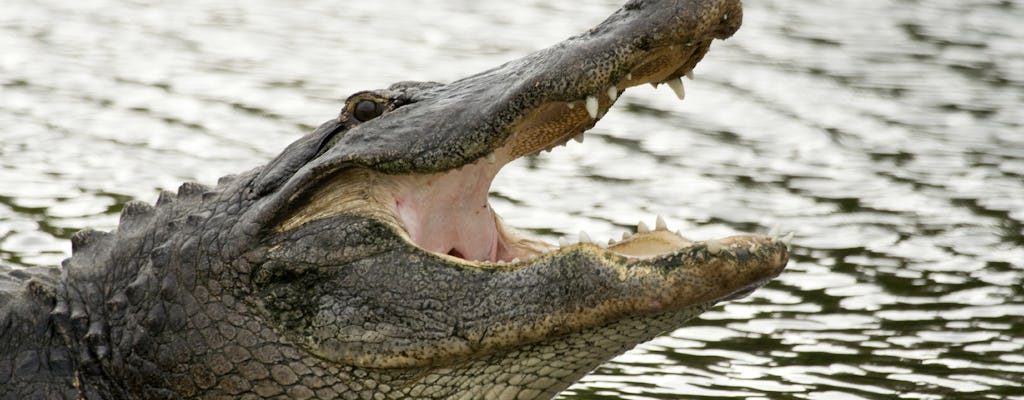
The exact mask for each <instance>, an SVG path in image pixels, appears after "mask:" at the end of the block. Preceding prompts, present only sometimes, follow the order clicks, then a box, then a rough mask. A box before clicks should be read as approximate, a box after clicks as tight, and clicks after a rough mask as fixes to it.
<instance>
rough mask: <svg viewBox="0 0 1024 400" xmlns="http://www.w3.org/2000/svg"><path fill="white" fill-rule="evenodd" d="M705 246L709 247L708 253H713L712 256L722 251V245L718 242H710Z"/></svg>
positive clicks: (705, 243)
mask: <svg viewBox="0 0 1024 400" xmlns="http://www.w3.org/2000/svg"><path fill="white" fill-rule="evenodd" d="M704 246H705V247H707V249H708V253H711V254H712V255H715V254H718V253H719V252H721V251H722V244H721V243H719V242H718V241H717V240H708V241H706V242H704Z"/></svg>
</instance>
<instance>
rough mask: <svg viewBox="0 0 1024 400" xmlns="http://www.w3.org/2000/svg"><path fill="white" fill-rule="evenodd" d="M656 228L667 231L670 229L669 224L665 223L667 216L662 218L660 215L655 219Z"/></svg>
mask: <svg viewBox="0 0 1024 400" xmlns="http://www.w3.org/2000/svg"><path fill="white" fill-rule="evenodd" d="M654 229H657V230H659V231H667V230H668V224H666V223H665V218H662V217H661V216H660V215H659V216H658V219H656V220H655V221H654Z"/></svg>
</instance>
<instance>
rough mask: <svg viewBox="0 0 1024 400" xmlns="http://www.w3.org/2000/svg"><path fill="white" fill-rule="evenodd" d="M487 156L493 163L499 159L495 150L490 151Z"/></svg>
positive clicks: (488, 160)
mask: <svg viewBox="0 0 1024 400" xmlns="http://www.w3.org/2000/svg"><path fill="white" fill-rule="evenodd" d="M485 158H487V162H489V163H491V164H494V162H495V161H498V156H497V155H495V154H494V152H493V151H492V152H490V153H488V154H487V156H485Z"/></svg>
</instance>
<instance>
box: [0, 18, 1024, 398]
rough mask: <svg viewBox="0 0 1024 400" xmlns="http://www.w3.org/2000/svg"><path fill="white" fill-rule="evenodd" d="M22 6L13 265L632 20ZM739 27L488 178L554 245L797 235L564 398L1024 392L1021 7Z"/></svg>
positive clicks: (10, 206)
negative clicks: (668, 79) (380, 90)
mask: <svg viewBox="0 0 1024 400" xmlns="http://www.w3.org/2000/svg"><path fill="white" fill-rule="evenodd" d="M10 3H11V2H8V4H7V6H6V7H5V12H4V15H3V16H0V48H3V49H4V51H3V52H2V53H0V88H2V92H0V258H2V260H3V261H4V262H6V263H11V264H15V265H22V266H30V265H46V264H57V263H59V261H60V260H61V259H62V258H63V257H65V255H66V254H67V252H68V251H69V245H68V244H67V241H66V239H67V238H68V237H69V236H70V235H71V234H72V233H73V232H75V231H76V230H78V229H80V228H83V227H86V226H93V227H98V228H104V229H110V228H113V227H114V226H115V224H116V220H117V213H118V211H119V209H120V207H121V205H122V204H124V203H125V202H126V201H128V200H130V199H143V200H147V201H152V200H154V199H155V197H156V191H157V189H173V188H175V187H177V185H178V184H179V183H180V182H181V181H184V180H199V181H201V182H208V183H212V182H215V180H216V178H217V177H219V176H220V175H224V174H227V173H232V172H238V171H242V170H245V169H248V168H251V167H253V166H255V165H258V164H260V163H262V162H265V161H266V160H267V159H268V158H269V157H271V156H273V155H275V154H276V153H277V152H278V151H280V149H282V148H283V147H284V146H285V145H286V144H287V143H289V142H290V141H291V140H294V139H295V138H297V137H298V136H299V135H300V134H302V133H303V132H305V131H308V130H309V129H311V127H313V126H315V125H317V124H318V123H319V122H321V121H322V120H325V119H327V118H330V117H332V116H333V115H334V114H335V112H336V111H337V108H338V106H339V101H340V99H342V98H344V97H345V96H347V94H348V93H351V92H353V91H356V90H362V89H367V88H376V87H381V86H384V85H386V84H388V83H390V82H392V81H398V80H407V79H420V80H424V79H432V80H442V81H448V80H452V79H455V78H458V77H460V76H463V75H466V74H469V73H473V72H476V71H479V70H482V69H484V68H487V67H490V66H493V65H496V64H498V63H500V62H502V61H505V60H508V59H510V58H513V57H517V56H520V55H522V54H525V53H526V52H528V51H530V50H533V49H537V48H540V47H543V46H545V45H548V44H551V43H553V42H555V41H557V40H561V39H563V38H565V37H567V36H569V35H571V34H574V33H577V32H579V31H582V30H584V29H586V28H588V27H589V26H591V25H593V24H595V23H596V22H598V21H600V20H601V19H602V18H603V17H604V16H605V15H607V14H608V13H609V12H610V11H611V10H613V9H614V8H615V7H617V5H616V4H615V3H616V2H614V1H588V2H584V3H583V4H579V3H580V2H573V3H571V4H570V3H564V4H563V3H559V4H551V3H549V2H539V1H531V2H516V3H512V2H504V3H501V4H492V3H486V5H482V3H479V2H468V1H459V2H446V3H443V4H433V5H430V6H426V5H423V4H420V3H416V2H408V4H396V3H399V2H397V1H392V2H376V3H375V2H356V3H353V4H347V3H346V4H344V6H340V5H339V4H337V3H332V2H325V1H320V2H317V1H311V2H305V3H304V4H303V5H302V7H289V6H288V5H286V4H285V3H277V2H265V1H250V2H245V3H239V4H234V3H230V2H208V1H206V2H199V1H186V2H175V3H173V4H172V3H167V4H162V3H152V4H151V3H149V2H118V1H86V2H56V1H36V2H27V1H19V0H14V3H17V4H10ZM746 7H747V11H746V16H745V24H744V27H743V29H742V30H741V31H740V33H739V34H738V35H737V36H736V37H735V38H734V39H731V40H729V41H727V42H724V43H721V42H720V43H718V44H717V45H716V46H715V48H714V49H713V50H712V52H711V53H710V55H709V56H708V58H707V59H706V60H705V61H704V62H703V63H702V64H701V65H700V66H699V67H698V68H697V70H696V73H697V80H696V81H693V82H687V84H688V86H689V87H688V93H689V95H688V99H687V100H686V102H685V103H683V104H680V103H679V102H678V101H677V100H675V98H674V96H673V95H672V94H671V93H669V92H668V91H663V92H656V91H654V90H651V89H649V88H637V89H632V90H631V91H630V92H629V93H628V94H627V95H626V96H624V97H623V98H622V99H620V101H619V105H618V107H617V108H616V110H615V111H613V112H611V113H610V114H609V115H608V117H607V118H606V119H605V120H603V121H601V123H600V124H598V126H597V128H596V129H595V130H594V131H593V132H592V133H591V134H589V135H588V138H587V143H586V145H585V146H580V145H575V144H573V145H570V146H569V147H568V148H564V149H560V150H559V151H556V152H554V153H551V154H544V155H543V156H541V157H536V158H530V159H526V160H522V161H520V162H518V163H516V164H514V165H512V166H510V167H508V168H506V170H505V171H503V172H502V174H501V175H500V176H499V178H498V180H497V182H495V185H494V190H495V193H496V195H497V196H496V199H495V200H494V202H495V204H496V207H498V208H499V209H500V210H499V211H500V212H501V213H502V215H504V216H505V218H506V220H507V222H509V223H510V224H512V225H514V226H517V227H522V228H525V229H527V230H530V231H533V232H534V233H536V234H540V235H543V236H546V237H547V238H549V239H552V240H557V238H558V236H561V235H568V234H572V233H574V232H577V231H579V230H580V229H585V230H587V231H588V232H591V234H592V236H600V237H613V236H618V232H619V231H621V230H624V229H630V228H631V227H632V226H633V225H634V224H635V223H636V221H637V220H638V219H643V220H647V221H648V223H650V222H651V221H653V215H654V214H659V213H660V214H663V215H665V216H666V217H668V219H669V220H670V221H671V224H672V225H673V226H672V227H673V229H675V228H680V229H682V230H683V232H686V233H688V235H689V236H692V237H694V238H696V239H701V238H707V237H712V236H719V235H727V234H730V233H734V232H736V231H755V232H757V231H760V232H766V231H767V230H768V229H769V228H770V227H771V226H773V225H775V224H776V223H779V224H781V225H782V226H783V228H784V229H792V230H796V232H797V239H796V244H797V249H796V250H795V253H794V256H793V260H792V262H791V264H790V267H789V269H788V270H787V272H786V273H785V274H783V275H782V276H781V277H780V278H779V279H778V280H777V281H775V282H773V283H772V284H770V285H769V286H768V287H766V288H764V289H763V290H761V291H758V292H756V293H755V294H754V295H752V296H751V297H750V298H747V299H745V300H742V301H738V302H735V303H731V304H727V305H725V306H722V307H719V308H716V309H715V310H714V311H712V312H709V313H707V314H705V315H704V317H703V318H702V319H701V320H700V321H695V322H694V323H692V324H690V325H688V326H687V327H684V328H682V329H680V330H677V331H675V332H672V333H671V334H669V335H667V336H664V337H661V338H659V339H657V340H655V341H653V342H650V343H648V344H645V345H643V346H641V348H640V349H638V350H636V351H633V352H630V353H627V354H626V355H623V356H622V357H619V358H617V359H616V360H615V361H614V362H612V363H609V364H607V365H605V366H603V367H601V368H600V369H599V370H598V371H596V372H595V373H594V374H593V375H591V376H589V377H587V378H586V379H584V381H583V382H581V383H580V384H578V385H576V386H574V387H573V388H571V389H570V390H569V391H568V392H567V393H565V394H564V397H565V398H568V399H619V398H629V399H654V398H677V397H680V396H686V397H690V398H730V397H734V398H792V397H797V398H827V399H862V398H867V399H871V398H879V399H884V398H893V397H903V398H925V399H933V398H1018V399H1021V398H1024V388H1022V386H1021V382H1022V381H1024V351H1022V348H1024V289H1022V282H1024V232H1022V229H1024V133H1022V132H1024V128H1022V125H1024V107H1022V101H1024V46H1021V45H1020V43H1021V42H1022V41H1024V27H1022V25H1021V24H1019V21H1021V20H1024V6H1022V5H1021V4H1019V3H1016V2H1005V1H970V2H954V1H946V0H943V1H931V2H927V3H925V2H916V1H897V2H889V1H866V2H848V4H846V3H842V4H838V3H835V2H827V3H823V2H812V1H806V0H802V1H781V0H765V1H757V2H748V4H747V5H746ZM1015 396H1016V397H1015Z"/></svg>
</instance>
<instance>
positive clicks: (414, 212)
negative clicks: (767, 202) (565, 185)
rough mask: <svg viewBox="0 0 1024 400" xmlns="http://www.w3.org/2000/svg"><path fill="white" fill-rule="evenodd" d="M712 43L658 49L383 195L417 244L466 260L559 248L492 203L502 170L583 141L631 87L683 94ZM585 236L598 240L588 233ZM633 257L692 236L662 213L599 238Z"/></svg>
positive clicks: (402, 179)
mask: <svg viewBox="0 0 1024 400" xmlns="http://www.w3.org/2000/svg"><path fill="white" fill-rule="evenodd" d="M709 45H710V42H707V43H704V42H701V43H698V44H695V45H690V46H665V47H660V48H656V49H652V50H651V51H649V52H648V54H647V55H646V57H645V58H644V59H643V60H642V61H641V62H639V63H637V64H636V65H635V66H634V67H633V68H631V69H630V70H629V72H628V73H626V74H624V76H621V77H619V79H618V80H617V81H615V82H611V83H610V84H609V85H608V86H607V89H606V90H601V91H599V92H598V93H594V94H593V95H590V96H586V97H585V98H582V99H573V100H557V101H548V102H544V103H542V104H541V105H539V106H537V107H535V108H534V109H533V110H532V111H531V112H530V113H529V114H528V115H526V116H525V117H523V118H522V119H521V120H520V121H519V122H518V123H517V124H516V125H515V128H514V133H513V134H512V135H511V136H510V137H509V139H508V140H507V141H506V143H505V144H504V145H503V146H502V147H500V148H498V149H495V150H494V152H493V153H491V154H488V155H487V156H485V157H482V158H480V159H478V160H477V161H476V162H474V163H472V164H468V165H465V166H463V167H461V168H459V169H457V170H451V171H447V172H443V173H436V174H428V175H402V176H397V177H395V179H396V180H395V182H394V186H393V187H394V190H393V191H392V192H391V195H390V196H387V197H388V198H385V199H384V201H393V203H391V204H392V205H393V207H394V209H393V210H392V211H393V213H394V216H395V217H396V219H397V220H398V221H397V222H398V223H399V224H400V225H401V226H402V227H403V228H404V229H405V232H406V233H407V234H408V236H409V239H410V240H411V241H412V242H413V243H415V244H416V245H417V246H419V247H421V248H423V249H425V250H428V251H431V252H434V253H438V254H444V255H448V256H452V257H456V258H459V259H464V260H467V261H476V262H486V263H505V262H516V261H519V260H527V259H529V258H532V257H536V256H539V255H542V254H544V253H547V252H550V251H555V250H557V249H558V248H559V247H561V245H566V244H567V243H562V244H560V245H555V244H551V243H546V242H543V241H540V240H535V239H529V238H526V237H524V236H523V235H521V234H520V233H519V232H517V231H515V230H514V229H512V228H510V227H507V226H505V225H504V224H503V223H502V221H501V218H500V217H499V216H498V215H497V214H496V213H495V212H494V210H493V209H492V208H491V206H490V203H489V202H488V193H489V191H490V186H491V182H492V181H493V179H494V177H495V175H497V173H498V171H500V170H501V168H502V167H503V166H504V165H506V164H508V163H509V162H511V161H513V160H515V159H517V158H520V157H522V156H524V155H527V154H535V153H539V152H540V151H545V150H547V151H550V150H551V149H553V148H554V147H557V146H561V145H565V144H566V143H567V142H568V141H569V140H570V139H575V140H576V141H579V142H582V141H583V136H584V132H585V131H586V130H587V129H589V128H590V127H592V126H593V125H594V123H595V122H596V121H597V120H598V119H600V118H601V117H602V116H603V115H604V113H605V112H606V111H607V110H608V109H609V108H610V107H611V106H612V104H614V102H615V100H616V99H617V98H618V96H619V95H620V94H621V93H622V91H624V90H625V89H626V88H628V87H632V86H637V85H641V84H644V83H650V84H652V85H655V87H657V85H658V84H660V83H667V84H668V85H669V86H670V87H671V88H672V90H673V91H674V92H675V93H676V95H677V96H678V97H679V98H680V99H682V98H683V96H684V92H683V86H682V81H681V79H680V77H681V76H687V77H691V78H692V69H693V67H694V65H696V63H697V61H699V60H700V58H701V57H702V56H703V54H704V53H705V52H706V51H707V49H708V46H709ZM579 242H580V243H581V244H582V243H584V242H591V243H593V242H592V241H591V240H590V238H589V237H587V236H586V234H585V233H581V235H580V240H579ZM594 244H595V245H598V246H601V247H604V248H607V249H608V250H611V251H614V252H616V253H618V254H621V255H624V256H629V257H653V256H657V255H660V254H665V253H670V252H672V251H675V250H677V249H680V248H682V247H686V246H688V245H690V244H692V242H690V241H689V240H687V239H686V238H684V237H682V236H681V235H679V234H678V233H673V232H669V231H668V229H667V227H666V226H665V223H664V221H663V220H662V219H661V218H660V217H659V218H658V220H657V221H656V222H655V224H654V228H653V229H652V228H650V227H648V226H646V225H644V224H640V225H639V226H638V227H637V232H636V233H634V234H624V235H623V237H622V239H621V240H609V241H607V242H600V243H594Z"/></svg>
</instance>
